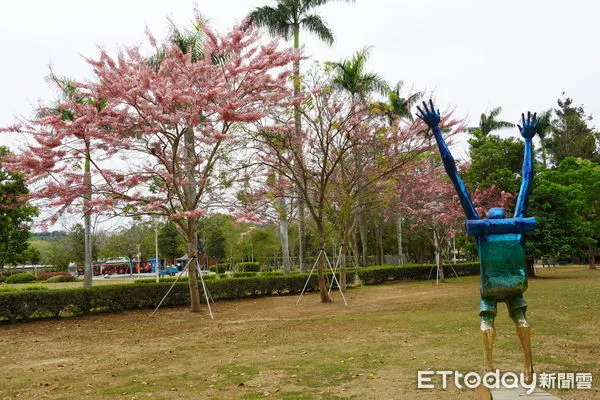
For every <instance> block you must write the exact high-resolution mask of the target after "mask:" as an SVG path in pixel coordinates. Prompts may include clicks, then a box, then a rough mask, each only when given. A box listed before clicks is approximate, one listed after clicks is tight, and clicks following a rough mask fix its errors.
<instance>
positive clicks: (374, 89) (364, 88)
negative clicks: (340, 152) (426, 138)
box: [331, 47, 390, 267]
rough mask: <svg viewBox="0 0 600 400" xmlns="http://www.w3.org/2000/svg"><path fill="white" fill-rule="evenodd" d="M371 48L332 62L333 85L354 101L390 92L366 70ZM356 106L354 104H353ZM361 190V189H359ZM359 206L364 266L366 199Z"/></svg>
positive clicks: (365, 259)
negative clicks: (333, 72)
mask: <svg viewBox="0 0 600 400" xmlns="http://www.w3.org/2000/svg"><path fill="white" fill-rule="evenodd" d="M370 51H371V48H370V47H365V48H363V49H361V50H359V51H357V52H356V53H354V55H353V56H352V58H350V59H346V60H342V61H341V62H337V63H332V65H333V67H334V68H335V75H334V76H333V79H332V81H331V83H332V85H333V87H335V88H337V89H339V90H344V91H347V92H348V93H350V95H351V96H352V101H353V102H355V101H356V102H358V103H363V104H364V103H367V101H368V98H369V96H370V95H371V94H372V93H380V94H382V95H387V94H388V93H389V92H390V88H389V85H388V84H387V82H386V81H385V80H384V79H383V78H382V77H380V76H379V75H378V74H376V73H372V72H367V71H365V69H366V68H365V67H366V64H367V60H368V58H369V54H370ZM353 106H354V105H353ZM355 156H356V163H357V164H359V165H360V164H362V160H361V158H362V155H361V154H355ZM358 190H359V191H360V190H361V189H358ZM358 201H359V206H358V215H357V218H358V231H359V234H360V241H361V245H362V258H363V260H362V261H363V262H362V264H363V266H365V267H366V266H367V223H366V221H365V206H364V199H363V198H362V196H361V197H359V200H358Z"/></svg>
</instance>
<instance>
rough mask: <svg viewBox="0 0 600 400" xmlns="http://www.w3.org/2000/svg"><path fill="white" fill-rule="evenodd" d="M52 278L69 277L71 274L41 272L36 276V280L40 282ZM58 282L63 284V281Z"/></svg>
mask: <svg viewBox="0 0 600 400" xmlns="http://www.w3.org/2000/svg"><path fill="white" fill-rule="evenodd" d="M54 276H71V274H69V273H68V272H65V271H50V272H42V273H40V274H38V277H37V278H38V280H40V281H46V280H48V279H49V278H52V277H54ZM59 282H63V281H59Z"/></svg>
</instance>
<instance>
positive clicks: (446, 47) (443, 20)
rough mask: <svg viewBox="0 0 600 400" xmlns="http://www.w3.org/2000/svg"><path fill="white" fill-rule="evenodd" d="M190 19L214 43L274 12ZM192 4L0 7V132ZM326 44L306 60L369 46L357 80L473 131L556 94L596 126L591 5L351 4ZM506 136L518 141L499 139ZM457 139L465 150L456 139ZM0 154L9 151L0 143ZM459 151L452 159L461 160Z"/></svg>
mask: <svg viewBox="0 0 600 400" xmlns="http://www.w3.org/2000/svg"><path fill="white" fill-rule="evenodd" d="M197 4H198V8H199V9H200V11H201V12H202V13H203V14H204V15H205V16H206V17H208V18H209V20H210V24H211V25H212V26H213V27H215V28H216V29H217V30H218V31H221V32H225V31H226V30H228V29H229V28H230V27H231V26H232V25H233V24H234V23H236V22H239V21H241V20H242V19H243V17H244V16H245V15H246V14H247V13H248V12H249V11H250V10H252V9H253V8H255V7H258V6H262V5H267V4H268V5H274V4H275V1H274V0H220V1H215V0H212V1H211V0H198V1H197ZM193 5H194V3H193V0H171V1H164V0H163V1H158V0H144V1H142V0H120V1H116V0H102V1H84V0H78V1H77V0H52V1H48V0H37V1H36V0H18V1H16V0H8V1H3V2H2V8H1V11H0V38H1V39H0V54H2V63H1V64H0V71H1V73H0V110H1V111H0V126H6V125H10V124H11V123H12V122H13V121H14V118H15V116H17V115H25V116H29V115H31V112H32V109H33V108H34V106H35V105H36V104H37V102H38V100H39V99H41V100H44V101H51V100H52V99H53V98H54V93H53V90H52V89H50V88H49V86H48V85H47V84H46V83H45V81H44V76H46V75H47V74H48V65H49V64H50V63H52V65H53V68H54V70H55V72H56V73H57V74H59V75H61V76H62V75H64V76H69V77H73V78H75V79H86V78H87V77H89V76H90V71H91V70H90V69H89V67H88V66H87V64H86V63H85V61H84V60H83V58H82V56H87V57H92V58H93V57H95V56H96V55H97V49H96V46H97V45H101V46H104V47H105V48H107V49H116V48H118V47H119V46H120V45H128V44H133V43H141V42H143V41H144V39H145V35H144V31H145V28H146V26H147V27H148V28H149V29H150V31H151V32H153V33H154V35H155V36H157V37H159V38H162V37H165V36H166V35H167V33H168V24H167V22H166V17H167V16H171V17H172V18H173V19H174V20H175V22H176V23H177V24H178V25H179V26H189V24H190V22H191V21H192V18H193V11H192V10H193ZM318 12H319V13H320V14H321V16H322V17H323V18H324V19H325V20H326V21H327V22H328V23H329V25H330V27H331V29H332V30H333V32H334V34H335V36H336V43H335V44H334V45H333V46H332V47H328V46H327V45H325V44H324V43H321V42H319V41H318V40H316V39H315V38H313V37H310V36H309V35H308V34H305V33H303V34H301V43H303V44H305V46H306V54H308V55H310V56H312V57H313V59H316V60H322V61H337V60H340V59H342V58H349V57H350V56H351V55H352V54H353V53H354V52H355V51H356V50H358V49H360V48H362V47H364V46H373V49H372V53H371V58H370V60H369V63H368V70H369V71H372V72H376V73H379V74H380V75H381V76H382V77H384V78H385V79H386V80H388V81H389V82H390V83H392V84H393V83H395V82H396V81H398V80H403V81H404V82H405V85H406V88H410V87H414V88H415V89H416V90H423V89H425V90H429V91H432V90H433V91H435V93H436V97H437V103H438V105H439V107H440V108H441V109H445V108H448V107H456V115H457V116H461V117H469V121H470V125H475V124H477V122H478V120H479V114H480V113H482V112H485V111H489V110H490V109H492V108H494V107H496V106H502V107H503V109H504V111H503V113H502V114H501V118H502V119H505V120H508V121H512V122H517V120H518V118H519V116H520V113H521V112H522V111H527V110H530V109H531V110H532V111H540V110H544V109H548V108H551V107H553V106H555V104H556V99H557V98H558V97H560V96H561V92H562V91H565V92H566V93H567V95H569V96H570V97H573V98H574V100H575V102H576V103H577V104H583V105H584V108H585V110H586V112H587V113H588V115H589V114H591V115H594V116H596V117H598V116H599V115H600V97H599V96H598V92H599V89H600V85H599V83H598V79H597V75H598V67H599V65H600V40H599V39H598V37H599V36H600V35H599V34H600V30H599V29H598V15H600V3H598V2H596V1H592V0H571V1H564V0H521V1H513V0H496V1H485V0H446V1H442V0H437V1H434V0H419V1H417V0H412V1H409V0H357V1H356V3H355V4H351V3H350V4H348V3H343V2H336V1H332V2H331V3H330V4H328V5H326V6H324V7H321V8H320V9H318ZM510 134H512V135H516V134H517V132H516V130H515V131H512V132H510ZM463 139H464V138H463ZM0 143H4V144H12V141H11V140H9V139H8V138H6V137H2V136H0ZM465 148H466V147H464V146H461V147H460V149H461V150H460V151H459V154H458V156H459V157H460V156H464V155H465Z"/></svg>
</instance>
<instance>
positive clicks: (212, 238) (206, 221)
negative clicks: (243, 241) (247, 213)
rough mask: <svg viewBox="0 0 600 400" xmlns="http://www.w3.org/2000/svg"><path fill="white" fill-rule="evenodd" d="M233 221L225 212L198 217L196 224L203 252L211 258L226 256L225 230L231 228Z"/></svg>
mask: <svg viewBox="0 0 600 400" xmlns="http://www.w3.org/2000/svg"><path fill="white" fill-rule="evenodd" d="M233 221H234V219H233V217H232V216H230V215H226V214H214V215H210V216H208V217H204V218H201V219H200V221H199V222H198V226H199V227H200V229H199V234H200V241H201V242H202V246H203V247H204V254H206V255H207V256H208V257H213V258H224V257H225V256H226V235H227V234H226V231H227V230H230V229H231V228H232V226H233Z"/></svg>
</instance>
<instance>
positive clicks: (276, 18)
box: [248, 0, 354, 269]
mask: <svg viewBox="0 0 600 400" xmlns="http://www.w3.org/2000/svg"><path fill="white" fill-rule="evenodd" d="M344 1H347V2H349V1H352V2H354V0H344ZM328 2H329V0H277V5H276V6H275V7H271V6H263V7H257V8H255V9H254V11H252V12H250V14H248V20H249V23H251V24H254V25H256V26H258V27H261V28H267V30H268V31H269V33H270V34H271V35H272V36H279V37H283V38H284V39H285V40H290V39H292V38H293V40H294V48H295V49H298V48H299V47H300V29H301V28H302V29H305V30H307V31H308V32H310V33H312V34H314V35H316V36H317V37H318V38H319V39H321V40H322V41H324V42H325V43H327V44H328V45H330V46H331V45H332V44H333V42H334V38H333V32H332V31H331V29H330V28H329V26H327V23H326V22H325V21H323V19H322V18H321V17H320V16H319V15H318V14H316V13H314V12H313V11H314V9H315V8H317V7H319V6H322V5H325V4H326V3H328ZM293 69H294V95H295V96H298V94H299V93H300V60H296V61H294V63H293ZM294 121H295V133H296V136H300V131H301V129H302V125H301V122H300V106H299V105H296V106H295V107H294ZM298 214H299V232H298V237H299V248H298V261H299V263H300V268H302V269H304V263H303V260H302V258H303V254H304V240H303V236H304V203H303V202H302V201H300V202H299V204H298ZM282 222H283V221H282Z"/></svg>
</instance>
